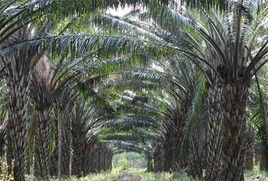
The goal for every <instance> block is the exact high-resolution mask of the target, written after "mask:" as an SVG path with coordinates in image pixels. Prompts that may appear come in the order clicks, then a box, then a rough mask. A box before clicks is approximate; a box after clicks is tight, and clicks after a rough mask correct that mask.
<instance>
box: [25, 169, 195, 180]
mask: <svg viewBox="0 0 268 181" xmlns="http://www.w3.org/2000/svg"><path fill="white" fill-rule="evenodd" d="M126 174H131V175H135V176H138V177H140V178H141V180H142V181H197V180H195V179H193V178H191V177H188V176H187V175H186V174H185V173H181V174H171V173H167V172H164V173H147V172H145V170H144V169H128V170H125V171H124V170H119V169H113V170H112V171H111V172H104V173H99V174H92V175H89V176H87V177H83V178H80V179H78V178H75V177H70V178H66V179H64V181H78V180H79V181H89V180H90V181H116V180H117V178H119V177H120V176H122V175H126ZM26 180H27V181H37V179H36V178H34V177H33V176H27V179H26ZM52 180H57V179H52Z"/></svg>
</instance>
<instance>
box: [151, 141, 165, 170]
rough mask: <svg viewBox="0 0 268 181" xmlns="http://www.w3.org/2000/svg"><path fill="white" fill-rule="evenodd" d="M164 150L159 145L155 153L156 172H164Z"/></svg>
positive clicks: (154, 165) (154, 166)
mask: <svg viewBox="0 0 268 181" xmlns="http://www.w3.org/2000/svg"><path fill="white" fill-rule="evenodd" d="M164 163H165V160H164V149H163V146H162V145H157V146H156V148H155V149H154V151H153V170H154V172H162V171H164Z"/></svg>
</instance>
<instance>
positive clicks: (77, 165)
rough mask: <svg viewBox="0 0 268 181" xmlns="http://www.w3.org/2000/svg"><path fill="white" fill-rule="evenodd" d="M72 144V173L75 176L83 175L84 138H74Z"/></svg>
mask: <svg viewBox="0 0 268 181" xmlns="http://www.w3.org/2000/svg"><path fill="white" fill-rule="evenodd" d="M72 145H73V157H72V175H76V176H77V177H82V176H84V171H83V169H84V167H85V155H86V154H87V153H86V152H87V151H88V150H86V139H83V138H74V139H73V141H72Z"/></svg>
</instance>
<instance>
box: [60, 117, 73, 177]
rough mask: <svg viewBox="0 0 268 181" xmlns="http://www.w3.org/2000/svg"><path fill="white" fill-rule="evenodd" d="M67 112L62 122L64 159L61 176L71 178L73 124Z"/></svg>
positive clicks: (62, 158)
mask: <svg viewBox="0 0 268 181" xmlns="http://www.w3.org/2000/svg"><path fill="white" fill-rule="evenodd" d="M67 114H68V113H67V112H65V113H64V115H63V118H64V119H63V120H62V137H61V139H62V145H61V146H62V157H61V169H62V170H61V174H62V175H63V176H67V177H69V176H70V164H71V130H70V127H71V123H70V119H69V117H68V115H67Z"/></svg>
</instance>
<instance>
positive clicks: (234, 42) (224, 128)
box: [101, 1, 267, 180]
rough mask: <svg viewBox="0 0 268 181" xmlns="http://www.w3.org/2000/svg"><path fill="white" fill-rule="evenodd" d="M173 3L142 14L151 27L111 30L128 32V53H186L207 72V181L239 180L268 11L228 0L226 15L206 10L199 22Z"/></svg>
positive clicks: (119, 24)
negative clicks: (253, 81) (250, 97)
mask: <svg viewBox="0 0 268 181" xmlns="http://www.w3.org/2000/svg"><path fill="white" fill-rule="evenodd" d="M173 5H174V6H164V5H163V6H157V5H156V6H154V5H153V6H151V8H148V9H149V10H148V13H142V14H141V16H142V17H145V19H146V17H150V21H153V23H150V22H148V23H146V22H145V23H144V22H143V23H139V22H133V21H131V20H129V19H127V20H123V21H118V18H114V17H112V18H110V17H108V18H107V17H105V18H104V19H105V21H106V22H107V20H108V22H110V25H108V27H111V28H112V29H116V30H117V32H121V33H124V36H123V38H121V39H120V45H121V46H123V47H125V48H126V49H124V51H128V50H129V49H130V47H131V46H130V44H132V43H133V46H134V47H135V48H134V47H133V48H134V50H135V51H136V50H137V51H141V49H139V47H143V49H146V50H147V51H148V52H150V53H151V54H153V55H155V54H157V51H159V50H160V51H161V53H162V55H165V54H167V55H172V56H175V55H183V56H186V57H187V58H189V59H190V60H191V61H192V62H193V63H194V64H196V65H197V66H198V67H199V68H200V69H201V70H202V71H203V73H204V74H205V76H206V79H207V82H208V86H207V87H208V90H207V98H206V102H207V103H206V104H207V112H208V120H207V124H208V125H207V126H208V135H207V149H208V151H207V153H208V156H207V158H208V160H207V164H208V165H207V169H206V179H207V180H217V179H219V180H220V179H223V180H240V179H242V178H243V160H244V153H245V149H244V135H245V128H246V107H247V99H248V87H249V83H250V81H251V78H252V75H254V74H255V72H256V71H258V70H259V69H260V68H261V67H262V66H263V65H264V64H265V63H266V62H267V60H266V56H267V42H266V41H264V42H262V44H261V46H260V48H257V47H256V46H255V45H256V43H257V42H256V41H257V39H258V32H259V31H260V30H261V29H262V28H263V25H264V22H265V17H266V16H267V9H266V7H265V4H262V3H261V2H257V1H238V2H237V1H229V3H228V8H227V9H226V11H224V13H223V14H222V13H217V12H209V11H205V12H201V13H204V14H205V16H204V18H200V16H198V13H197V16H196V17H195V14H193V13H192V14H191V13H189V12H187V11H185V10H183V8H181V7H180V6H179V5H177V4H173ZM153 7H154V8H153ZM101 22H103V21H101ZM111 22H112V23H111ZM130 33H131V38H130V36H128V34H130ZM134 33H135V34H136V35H137V34H139V35H140V36H142V37H143V39H138V38H136V37H135V36H134V37H133V34H134ZM115 39H116V38H114V39H113V40H115ZM117 40H118V39H116V40H115V41H117ZM125 44H127V45H128V46H124V45H125ZM216 123H217V124H216ZM241 143H242V144H241ZM230 145H231V146H230Z"/></svg>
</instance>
